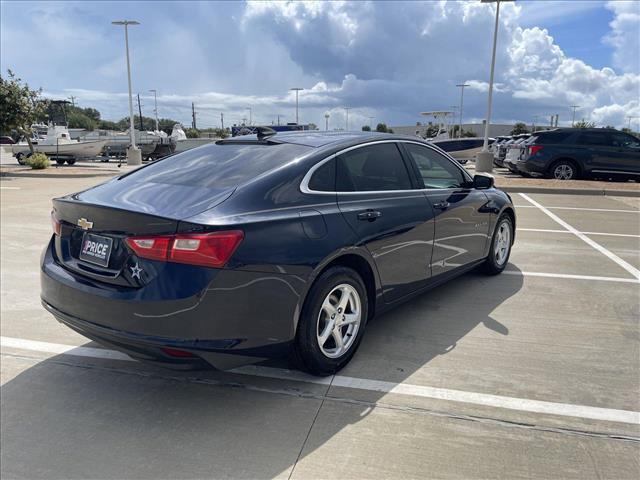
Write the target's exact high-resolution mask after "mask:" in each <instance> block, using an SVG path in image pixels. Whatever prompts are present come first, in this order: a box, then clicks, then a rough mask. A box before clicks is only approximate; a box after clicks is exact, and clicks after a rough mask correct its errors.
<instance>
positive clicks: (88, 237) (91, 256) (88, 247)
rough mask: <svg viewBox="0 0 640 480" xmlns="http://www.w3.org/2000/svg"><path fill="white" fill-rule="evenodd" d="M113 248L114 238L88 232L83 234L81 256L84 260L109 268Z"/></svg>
mask: <svg viewBox="0 0 640 480" xmlns="http://www.w3.org/2000/svg"><path fill="white" fill-rule="evenodd" d="M104 247H106V248H104ZM112 250H113V239H112V238H109V237H104V236H102V235H96V234H95V233H88V232H87V233H85V234H84V235H83V236H82V245H81V247H80V255H79V258H80V260H82V261H83V262H88V263H92V264H94V265H99V266H101V267H104V268H107V267H108V266H109V259H110V258H111V251H112Z"/></svg>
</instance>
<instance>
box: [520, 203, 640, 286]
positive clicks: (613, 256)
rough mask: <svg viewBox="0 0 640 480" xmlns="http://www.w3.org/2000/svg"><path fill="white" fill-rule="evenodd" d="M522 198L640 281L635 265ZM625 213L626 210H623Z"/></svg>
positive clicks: (639, 272) (638, 271)
mask: <svg viewBox="0 0 640 480" xmlns="http://www.w3.org/2000/svg"><path fill="white" fill-rule="evenodd" d="M520 196H521V197H522V198H524V199H525V200H527V201H528V202H529V203H531V205H533V206H535V207H538V208H539V209H540V210H541V211H542V212H543V213H545V214H546V215H547V216H548V217H549V218H551V219H552V220H554V221H555V222H556V223H558V224H559V225H561V226H562V227H564V228H566V229H567V230H569V231H570V232H571V233H573V234H574V235H575V236H576V237H578V238H579V239H580V240H582V241H583V242H585V243H586V244H587V245H589V246H591V247H593V248H595V249H596V250H598V251H599V252H600V253H602V254H603V255H605V256H606V257H608V258H609V259H611V260H612V261H614V262H615V263H617V264H618V265H619V266H621V267H622V268H624V269H625V270H626V271H627V272H629V273H630V274H631V275H633V276H634V277H635V278H637V279H639V280H640V270H638V269H637V268H636V267H634V266H633V265H631V264H629V263H628V262H626V261H624V260H623V259H621V258H620V257H618V256H617V255H616V254H614V253H612V252H610V251H609V250H607V249H606V248H604V247H603V246H602V245H600V244H599V243H597V242H595V241H594V240H592V239H590V238H589V237H587V236H586V235H585V234H584V233H582V232H579V231H578V230H576V229H575V228H573V227H572V226H571V225H569V224H568V223H567V222H565V221H564V220H562V219H561V218H560V217H558V216H557V215H556V214H555V213H553V212H551V211H549V210H548V209H547V208H545V207H543V206H542V205H540V204H539V203H538V202H536V201H535V200H533V199H532V198H531V197H529V196H528V195H526V194H524V193H521V194H520ZM623 211H624V210H623Z"/></svg>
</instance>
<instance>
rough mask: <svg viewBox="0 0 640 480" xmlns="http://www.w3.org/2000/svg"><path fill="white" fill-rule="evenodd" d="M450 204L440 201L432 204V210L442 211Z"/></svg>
mask: <svg viewBox="0 0 640 480" xmlns="http://www.w3.org/2000/svg"><path fill="white" fill-rule="evenodd" d="M449 205H450V203H449V202H447V201H446V200H442V201H440V202H438V203H434V204H433V208H437V209H438V210H444V209H446V208H449Z"/></svg>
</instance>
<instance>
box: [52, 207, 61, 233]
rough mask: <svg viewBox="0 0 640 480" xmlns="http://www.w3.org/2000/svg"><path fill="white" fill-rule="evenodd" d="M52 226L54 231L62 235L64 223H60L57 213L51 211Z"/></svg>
mask: <svg viewBox="0 0 640 480" xmlns="http://www.w3.org/2000/svg"><path fill="white" fill-rule="evenodd" d="M51 228H53V233H55V234H56V235H58V236H60V233H61V232H62V225H61V224H60V220H58V219H57V218H56V214H55V213H54V212H51Z"/></svg>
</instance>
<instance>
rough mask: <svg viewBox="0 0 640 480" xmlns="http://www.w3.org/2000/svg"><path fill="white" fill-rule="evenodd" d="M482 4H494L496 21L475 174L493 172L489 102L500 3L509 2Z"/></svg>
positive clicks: (491, 92)
mask: <svg viewBox="0 0 640 480" xmlns="http://www.w3.org/2000/svg"><path fill="white" fill-rule="evenodd" d="M480 1H481V2H482V3H495V4H496V21H495V26H494V28H493V51H492V53H491V73H490V74H489V98H488V100H487V119H486V120H485V124H484V142H483V143H482V151H481V152H480V153H479V154H478V158H477V159H476V171H477V172H489V173H490V172H492V171H493V154H492V153H491V152H490V151H489V125H490V124H491V102H492V100H493V74H494V72H495V68H496V47H497V45H498V26H499V19H500V2H501V1H509V0H480Z"/></svg>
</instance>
